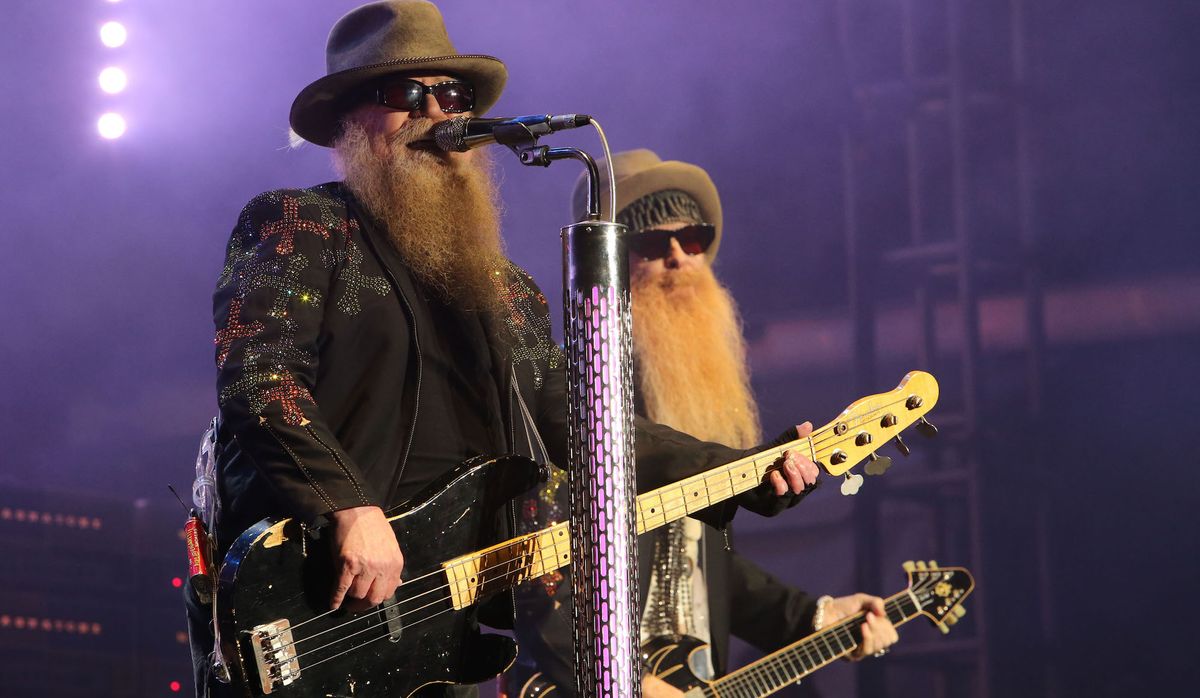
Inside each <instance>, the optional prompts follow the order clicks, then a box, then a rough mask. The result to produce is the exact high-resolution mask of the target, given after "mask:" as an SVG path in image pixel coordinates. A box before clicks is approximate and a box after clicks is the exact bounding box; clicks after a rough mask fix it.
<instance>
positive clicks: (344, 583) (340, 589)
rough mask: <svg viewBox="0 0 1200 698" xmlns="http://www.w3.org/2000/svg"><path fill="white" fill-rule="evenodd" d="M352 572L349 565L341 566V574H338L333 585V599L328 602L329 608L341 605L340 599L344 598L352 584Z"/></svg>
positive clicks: (337, 607)
mask: <svg viewBox="0 0 1200 698" xmlns="http://www.w3.org/2000/svg"><path fill="white" fill-rule="evenodd" d="M354 576H355V575H354V572H353V571H352V570H351V569H350V568H349V567H343V568H342V573H341V575H339V576H338V580H337V584H334V585H333V600H332V601H330V602H329V606H330V608H332V609H333V610H335V611H336V610H338V609H339V608H341V607H342V601H344V600H345V599H346V593H347V592H349V591H350V587H351V586H352V585H353V584H354Z"/></svg>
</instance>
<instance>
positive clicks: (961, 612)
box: [953, 603, 967, 618]
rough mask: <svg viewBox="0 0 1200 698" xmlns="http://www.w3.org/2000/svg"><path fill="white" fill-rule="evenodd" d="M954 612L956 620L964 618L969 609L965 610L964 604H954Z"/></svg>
mask: <svg viewBox="0 0 1200 698" xmlns="http://www.w3.org/2000/svg"><path fill="white" fill-rule="evenodd" d="M953 611H954V616H955V617H956V618H962V617H963V616H965V615H967V609H965V608H963V606H962V604H960V603H956V604H954V609H953Z"/></svg>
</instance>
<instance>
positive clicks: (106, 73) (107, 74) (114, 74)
mask: <svg viewBox="0 0 1200 698" xmlns="http://www.w3.org/2000/svg"><path fill="white" fill-rule="evenodd" d="M99 80H100V89H102V90H104V91H105V92H107V93H109V94H110V95H115V94H116V93H118V92H120V91H121V90H124V89H125V86H126V85H128V84H129V76H128V75H126V74H125V71H124V70H121V69H120V68H117V67H115V66H109V67H107V68H105V69H104V70H101V71H100V78H99Z"/></svg>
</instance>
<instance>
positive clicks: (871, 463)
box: [865, 453, 892, 475]
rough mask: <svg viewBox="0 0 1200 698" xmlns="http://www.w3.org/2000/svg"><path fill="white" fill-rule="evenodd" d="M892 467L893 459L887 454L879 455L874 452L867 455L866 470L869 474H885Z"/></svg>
mask: <svg viewBox="0 0 1200 698" xmlns="http://www.w3.org/2000/svg"><path fill="white" fill-rule="evenodd" d="M890 467H892V459H891V458H888V457H887V456H878V455H875V454H874V453H870V454H868V455H867V465H866V468H865V470H866V471H867V475H883V474H884V473H886V472H887V471H888V468H890Z"/></svg>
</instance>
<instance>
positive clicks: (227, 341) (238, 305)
mask: <svg viewBox="0 0 1200 698" xmlns="http://www.w3.org/2000/svg"><path fill="white" fill-rule="evenodd" d="M241 322H242V297H241V296H234V298H233V300H232V301H231V302H230V303H229V321H228V322H226V323H225V329H223V330H220V331H219V332H217V337H216V339H215V340H214V342H215V343H216V345H217V368H221V367H223V366H224V365H225V359H227V358H229V348H230V347H231V346H232V345H233V343H234V341H236V340H238V339H249V338H251V337H253V336H254V335H256V334H258V333H259V332H262V329H263V324H262V323H261V322H259V321H258V320H255V321H254V322H251V323H249V324H246V325H243V324H241Z"/></svg>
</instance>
